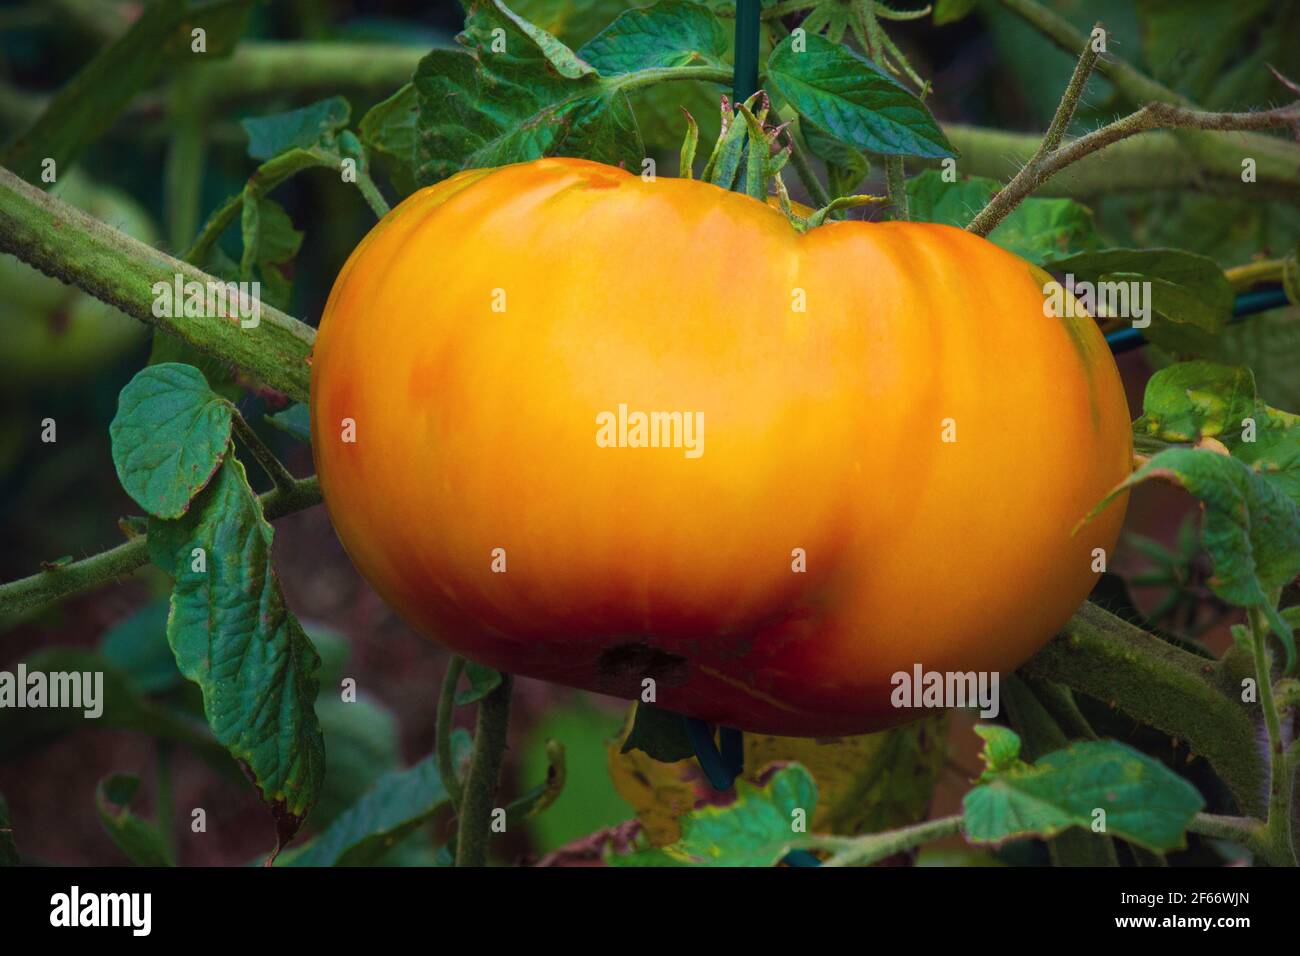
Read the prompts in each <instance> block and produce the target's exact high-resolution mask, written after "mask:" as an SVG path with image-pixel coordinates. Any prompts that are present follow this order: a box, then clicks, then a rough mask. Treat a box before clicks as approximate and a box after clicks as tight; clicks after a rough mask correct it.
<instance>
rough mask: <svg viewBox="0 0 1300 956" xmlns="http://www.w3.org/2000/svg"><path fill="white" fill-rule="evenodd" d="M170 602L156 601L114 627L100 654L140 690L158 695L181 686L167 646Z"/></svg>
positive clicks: (107, 634) (102, 643)
mask: <svg viewBox="0 0 1300 956" xmlns="http://www.w3.org/2000/svg"><path fill="white" fill-rule="evenodd" d="M168 611H169V607H168V602H167V601H161V600H160V601H153V602H151V603H149V604H146V605H145V606H144V607H142V608H140V609H139V610H138V611H136V612H135V613H134V614H131V615H129V616H128V617H126V618H124V619H123V620H121V621H119V622H118V623H117V624H114V625H113V626H112V627H111V628H109V629H108V630H107V631H105V632H104V636H103V637H101V638H100V639H99V653H100V654H102V655H103V656H104V660H106V661H108V662H109V663H111V664H112V665H113V666H114V667H116V668H117V669H118V670H119V671H121V672H122V675H123V676H124V677H126V678H128V679H129V680H130V681H131V682H132V683H133V684H134V685H135V686H136V687H137V688H138V689H139V690H141V691H143V692H144V693H146V694H159V693H162V692H164V691H169V690H171V689H172V688H174V687H176V686H178V685H179V684H180V683H181V681H182V678H181V673H180V671H178V670H177V669H176V659H175V658H174V657H172V650H171V648H170V647H169V646H168V644H167V613H168Z"/></svg>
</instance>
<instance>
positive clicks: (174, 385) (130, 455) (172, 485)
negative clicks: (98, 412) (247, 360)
mask: <svg viewBox="0 0 1300 956" xmlns="http://www.w3.org/2000/svg"><path fill="white" fill-rule="evenodd" d="M233 412H234V407H233V406H232V405H231V404H230V402H228V401H226V400H225V399H224V398H222V397H221V396H219V395H217V394H216V393H215V392H213V391H212V389H210V388H208V382H207V380H206V379H205V378H204V377H203V373H202V372H200V371H199V370H198V369H196V368H192V367H191V366H189V365H179V364H171V363H168V364H163V365H151V366H149V367H147V368H145V369H142V370H141V371H140V372H138V373H136V376H135V378H133V379H131V381H130V382H128V383H127V385H126V387H125V388H123V389H122V394H121V395H120V396H119V397H118V401H117V414H116V415H114V416H113V422H112V424H111V425H109V427H108V433H109V436H110V438H111V439H112V447H113V465H114V467H115V468H116V469H117V477H118V480H119V481H121V482H122V487H123V488H124V489H126V493H127V494H128V495H130V496H131V498H132V499H133V500H134V501H135V502H136V504H138V505H139V506H140V507H141V508H143V509H144V510H145V511H147V512H149V514H151V515H156V516H157V517H160V518H179V517H180V516H181V515H183V514H185V512H186V510H187V509H188V508H189V506H190V501H191V500H192V499H193V498H194V496H195V495H197V494H198V493H199V492H200V491H202V490H203V489H204V488H205V487H206V486H207V484H208V481H209V480H210V479H211V478H212V476H213V474H214V473H215V472H216V470H217V468H218V467H219V466H220V464H221V461H222V458H223V457H224V456H225V454H226V447H227V445H229V443H230V421H231V415H232V414H233Z"/></svg>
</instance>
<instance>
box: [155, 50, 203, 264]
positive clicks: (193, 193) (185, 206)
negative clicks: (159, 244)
mask: <svg viewBox="0 0 1300 956" xmlns="http://www.w3.org/2000/svg"><path fill="white" fill-rule="evenodd" d="M168 114H169V115H168V118H169V120H170V122H171V126H172V136H171V142H170V143H169V145H168V148H167V159H166V161H165V163H164V167H163V192H164V201H163V206H164V207H165V208H166V210H167V238H168V243H169V245H170V247H171V248H172V249H173V250H175V249H183V248H184V247H185V243H187V242H189V241H190V237H191V236H193V235H194V231H195V230H196V229H197V228H198V226H199V215H200V213H201V212H202V205H203V198H202V193H203V153H204V149H205V146H206V140H207V133H206V130H207V122H206V120H207V117H206V115H205V111H204V110H203V108H202V107H201V105H200V99H199V91H198V88H197V86H196V84H195V83H194V77H193V74H192V73H181V74H180V75H179V76H178V77H177V78H176V80H175V81H174V83H173V85H172V91H171V98H170V100H169V110H168Z"/></svg>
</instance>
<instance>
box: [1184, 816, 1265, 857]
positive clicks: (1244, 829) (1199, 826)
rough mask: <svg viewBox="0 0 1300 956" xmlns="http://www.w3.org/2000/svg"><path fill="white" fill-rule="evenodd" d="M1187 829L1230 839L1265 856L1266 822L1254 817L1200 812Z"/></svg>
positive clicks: (1217, 838) (1215, 838)
mask: <svg viewBox="0 0 1300 956" xmlns="http://www.w3.org/2000/svg"><path fill="white" fill-rule="evenodd" d="M1187 831H1188V832H1189V833H1197V834H1200V835H1201V836H1204V837H1209V838H1211V839H1213V840H1229V841H1231V842H1232V843H1236V844H1238V845H1240V846H1244V847H1245V848H1246V849H1248V850H1251V851H1252V852H1254V853H1257V854H1259V855H1260V856H1265V854H1264V852H1263V850H1264V846H1265V840H1264V823H1263V821H1261V820H1256V819H1254V818H1253V817H1228V816H1222V815H1219V814H1215V813H1198V814H1196V816H1194V817H1192V820H1191V822H1190V823H1188V824H1187Z"/></svg>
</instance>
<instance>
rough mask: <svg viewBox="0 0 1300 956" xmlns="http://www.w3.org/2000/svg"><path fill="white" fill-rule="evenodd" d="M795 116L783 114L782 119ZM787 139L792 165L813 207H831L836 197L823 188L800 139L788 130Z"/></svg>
mask: <svg viewBox="0 0 1300 956" xmlns="http://www.w3.org/2000/svg"><path fill="white" fill-rule="evenodd" d="M793 115H794V114H793V113H789V114H782V116H781V118H782V119H783V120H789V119H792V118H793ZM785 138H786V141H787V142H788V143H789V144H790V163H791V165H793V166H794V171H795V174H796V175H797V176H798V177H799V181H800V182H801V183H803V188H804V189H806V190H808V195H809V196H811V197H812V201H813V206H814V207H816V208H818V209H821V208H822V207H824V206H829V205H830V204H831V202H832V201H833V200H834V198H835V197H833V196H831V194H830V190H828V189H827V188H826V187H825V186H823V185H822V181H821V180H820V179H818V178H817V172H816V170H814V169H813V167H812V163H811V162H810V161H809V159H808V154H807V153H805V152H804V149H803V146H802V145H801V144H800V142H799V137H798V136H796V135H795V134H794V133H793V132H791V131H790V130H789V129H788V128H787V130H786V137H785Z"/></svg>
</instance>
